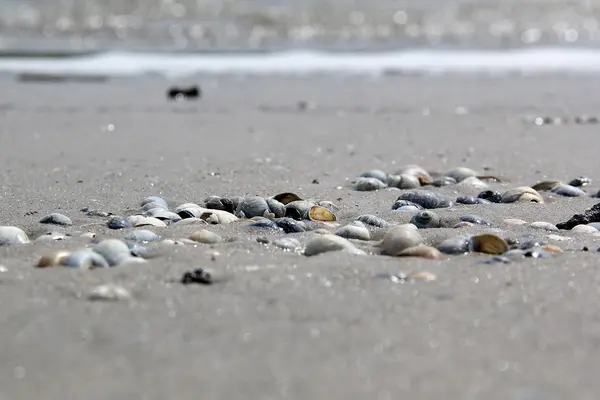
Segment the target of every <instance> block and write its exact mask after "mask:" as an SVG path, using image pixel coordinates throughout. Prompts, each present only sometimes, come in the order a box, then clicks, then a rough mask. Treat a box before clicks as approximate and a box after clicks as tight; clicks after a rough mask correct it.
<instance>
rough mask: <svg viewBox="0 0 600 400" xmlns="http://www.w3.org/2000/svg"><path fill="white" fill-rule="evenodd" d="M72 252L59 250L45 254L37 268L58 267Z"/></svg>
mask: <svg viewBox="0 0 600 400" xmlns="http://www.w3.org/2000/svg"><path fill="white" fill-rule="evenodd" d="M70 254H71V253H70V252H68V251H57V252H54V253H48V254H44V255H43V256H42V257H41V258H40V260H39V261H38V263H37V264H36V267H37V268H48V267H56V266H57V265H60V263H61V262H62V260H64V259H65V258H67V257H68V256H69V255H70Z"/></svg>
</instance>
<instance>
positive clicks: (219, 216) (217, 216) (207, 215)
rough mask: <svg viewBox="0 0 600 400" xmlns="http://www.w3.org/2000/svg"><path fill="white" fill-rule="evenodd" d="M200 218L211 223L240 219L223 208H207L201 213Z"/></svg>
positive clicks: (226, 222) (223, 222)
mask: <svg viewBox="0 0 600 400" xmlns="http://www.w3.org/2000/svg"><path fill="white" fill-rule="evenodd" d="M200 219H202V220H204V221H206V222H208V223H209V224H212V225H215V224H230V223H232V222H235V221H238V220H239V218H238V217H236V216H235V215H233V214H231V213H228V212H227V211H221V210H205V211H204V212H203V213H202V214H201V215H200Z"/></svg>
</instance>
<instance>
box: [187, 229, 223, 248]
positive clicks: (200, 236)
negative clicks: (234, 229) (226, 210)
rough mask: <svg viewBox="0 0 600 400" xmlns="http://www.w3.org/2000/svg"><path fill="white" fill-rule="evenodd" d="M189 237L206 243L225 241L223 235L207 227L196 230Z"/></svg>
mask: <svg viewBox="0 0 600 400" xmlns="http://www.w3.org/2000/svg"><path fill="white" fill-rule="evenodd" d="M189 238H190V240H193V241H194V242H198V243H204V244H215V243H221V242H222V241H223V238H222V237H221V236H219V235H217V234H216V233H214V232H211V231H209V230H207V229H200V230H198V231H195V232H193V233H192V234H191V235H190V236H189Z"/></svg>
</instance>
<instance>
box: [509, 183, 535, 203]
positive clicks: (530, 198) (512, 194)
mask: <svg viewBox="0 0 600 400" xmlns="http://www.w3.org/2000/svg"><path fill="white" fill-rule="evenodd" d="M516 201H523V202H532V203H543V202H544V199H543V198H542V196H540V194H539V193H538V192H537V191H536V190H535V189H533V188H530V187H528V186H519V187H516V188H513V189H509V190H507V191H506V192H504V194H503V195H502V202H503V203H514V202H516Z"/></svg>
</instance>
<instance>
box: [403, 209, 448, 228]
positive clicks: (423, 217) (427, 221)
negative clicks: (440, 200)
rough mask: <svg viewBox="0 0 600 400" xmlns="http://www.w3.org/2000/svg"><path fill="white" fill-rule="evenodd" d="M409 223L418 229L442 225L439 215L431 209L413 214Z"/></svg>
mask: <svg viewBox="0 0 600 400" xmlns="http://www.w3.org/2000/svg"><path fill="white" fill-rule="evenodd" d="M410 223H411V224H413V225H414V226H416V227H417V228H419V229H428V228H439V227H441V226H442V222H441V219H440V217H439V215H437V214H436V213H434V212H433V211H420V212H418V213H417V214H415V215H413V217H412V218H411V220H410Z"/></svg>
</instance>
